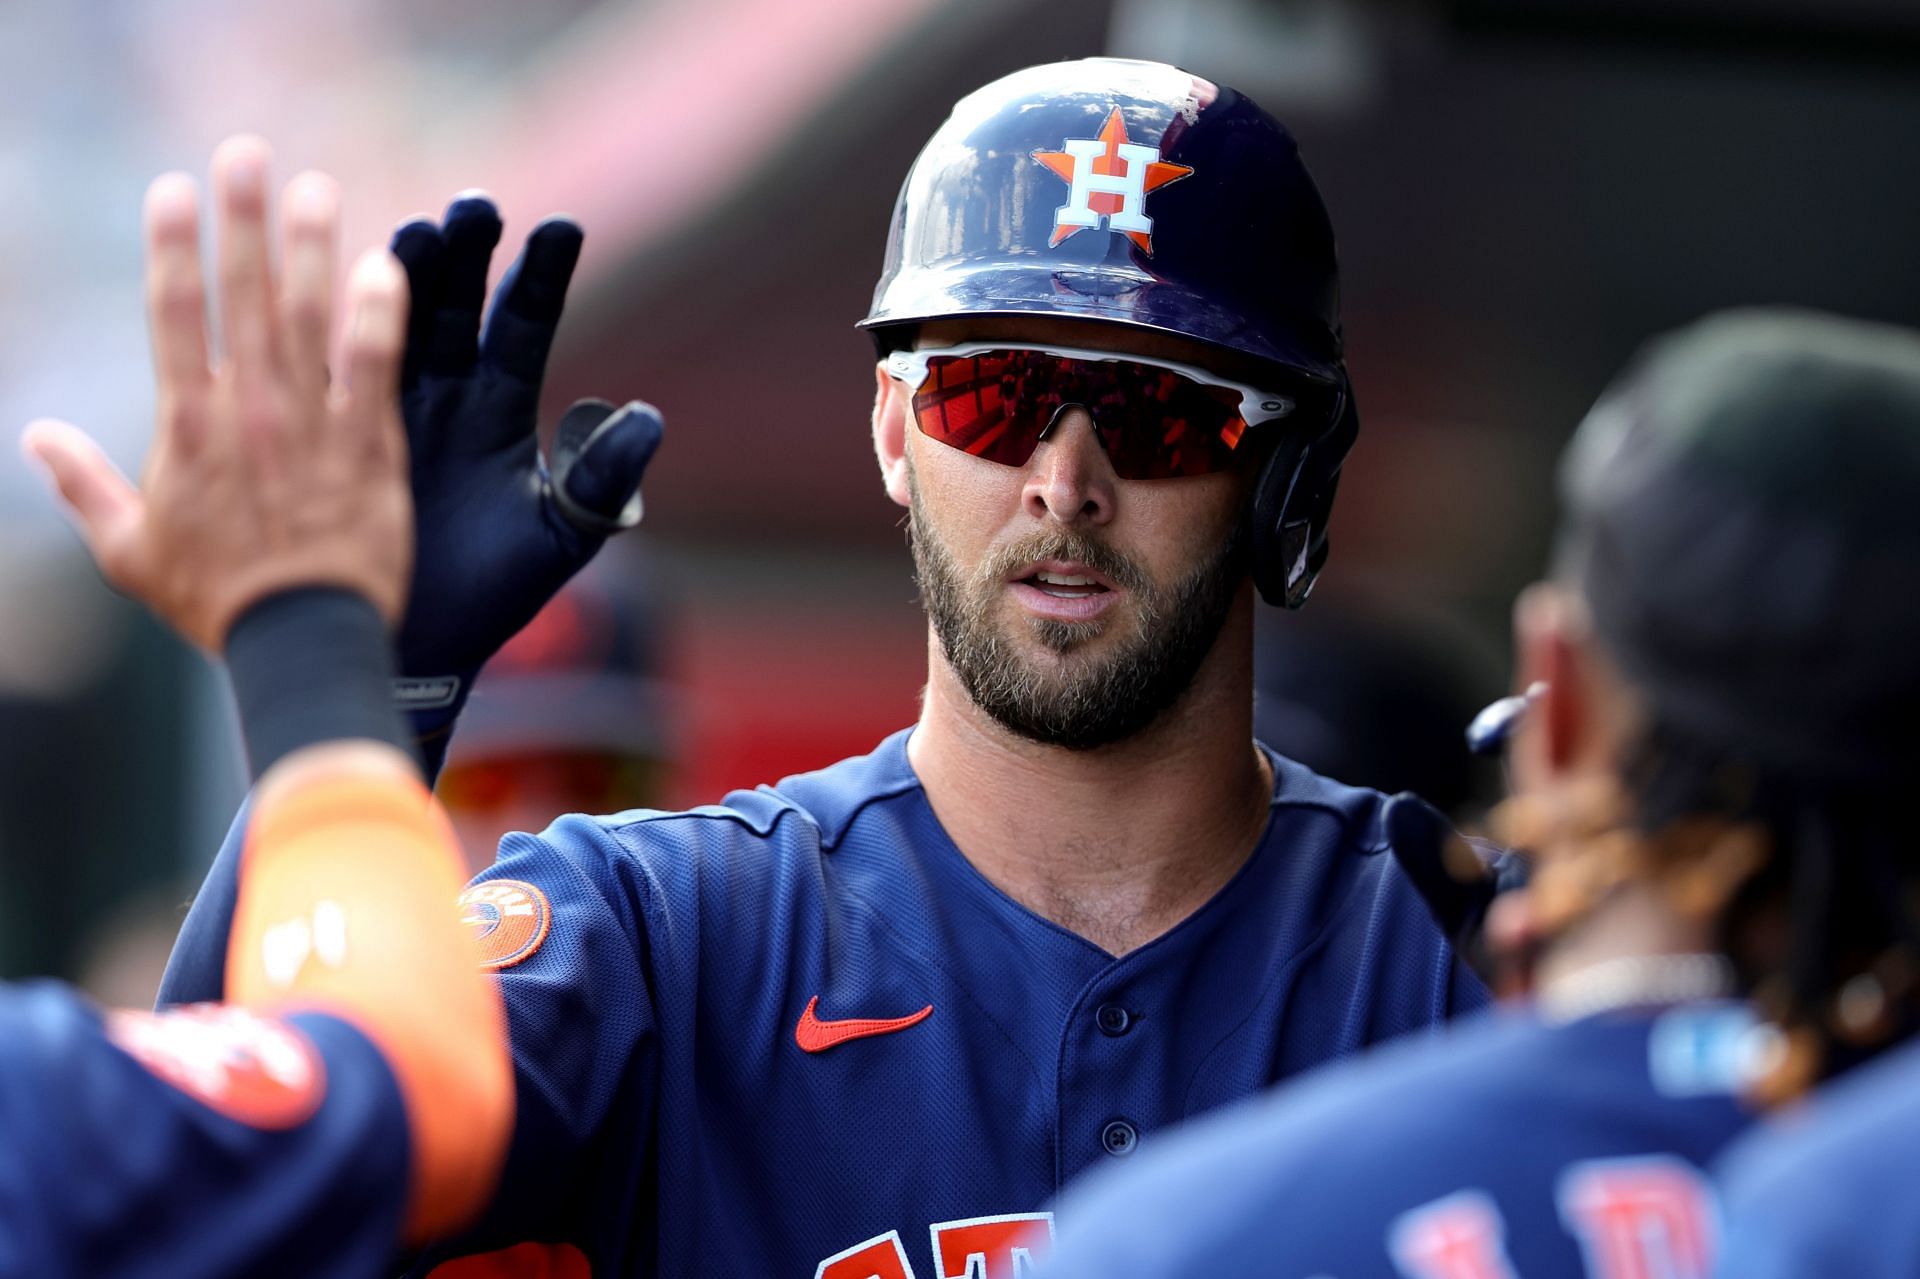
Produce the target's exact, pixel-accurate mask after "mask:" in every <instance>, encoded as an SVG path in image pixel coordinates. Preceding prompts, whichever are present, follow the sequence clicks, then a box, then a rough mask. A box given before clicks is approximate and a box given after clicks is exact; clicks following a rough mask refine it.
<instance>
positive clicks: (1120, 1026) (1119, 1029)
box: [1093, 1004, 1133, 1039]
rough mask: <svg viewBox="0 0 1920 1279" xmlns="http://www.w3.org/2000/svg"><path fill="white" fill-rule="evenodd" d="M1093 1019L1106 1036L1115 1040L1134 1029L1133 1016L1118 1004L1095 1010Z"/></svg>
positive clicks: (1104, 1005)
mask: <svg viewBox="0 0 1920 1279" xmlns="http://www.w3.org/2000/svg"><path fill="white" fill-rule="evenodd" d="M1093 1019H1094V1021H1095V1022H1097V1023H1098V1024H1099V1026H1100V1031H1101V1033H1102V1034H1104V1035H1109V1036H1111V1037H1112V1038H1114V1039H1118V1038H1119V1037H1120V1036H1122V1035H1124V1034H1126V1033H1127V1032H1128V1031H1129V1030H1132V1029H1133V1014H1132V1013H1130V1012H1128V1011H1127V1010H1126V1009H1124V1008H1122V1007H1121V1006H1120V1005H1118V1004H1102V1005H1100V1006H1099V1007H1098V1008H1096V1009H1094V1010H1093Z"/></svg>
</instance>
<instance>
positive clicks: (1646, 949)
mask: <svg viewBox="0 0 1920 1279" xmlns="http://www.w3.org/2000/svg"><path fill="white" fill-rule="evenodd" d="M1563 488H1564V497H1565V499H1566V505H1567V511H1566V518H1565V523H1564V527H1563V534H1562V538H1561V544H1560V551H1559V555H1558V563H1557V567H1556V572H1555V574H1554V578H1553V580H1552V581H1551V582H1548V583H1544V584H1541V585H1538V586H1535V587H1533V588H1532V589H1530V590H1529V591H1528V592H1527V593H1526V594H1525V595H1524V596H1523V597H1522V598H1521V600H1520V602H1519V606H1518V608H1517V609H1516V631H1517V640H1518V652H1519V660H1520V675H1521V687H1523V688H1526V689H1528V692H1527V693H1525V694H1523V695H1522V696H1521V697H1519V698H1516V699H1512V702H1511V705H1510V707H1509V710H1510V711H1517V712H1519V713H1517V714H1514V713H1509V714H1506V715H1504V716H1497V717H1496V723H1495V726H1494V728H1493V730H1492V731H1491V732H1490V733H1486V734H1483V735H1487V736H1494V737H1500V736H1505V735H1507V734H1504V733H1502V732H1501V731H1500V727H1501V725H1504V727H1505V728H1506V729H1508V730H1511V732H1510V746H1511V751H1510V755H1511V767H1512V781H1513V785H1514V792H1515V793H1514V798H1513V799H1512V800H1511V801H1510V802H1509V803H1508V804H1507V805H1506V806H1505V808H1504V809H1503V810H1502V812H1501V813H1500V814H1499V815H1498V820H1497V821H1496V826H1497V827H1499V828H1501V829H1500V830H1499V833H1500V834H1501V835H1502V836H1503V837H1504V838H1505V839H1506V840H1507V841H1508V842H1510V843H1512V844H1514V845H1516V846H1517V847H1520V848H1521V849H1523V850H1525V851H1526V852H1527V853H1528V854H1529V855H1530V857H1531V859H1532V861H1533V864H1534V868H1535V873H1534V876H1533V879H1532V882H1531V883H1530V885H1529V886H1528V887H1527V888H1526V889H1525V890H1523V891H1521V892H1519V893H1517V894H1513V895H1510V896H1509V897H1508V898H1505V899H1503V900H1502V902H1500V903H1499V904H1498V910H1497V912H1496V914H1495V916H1494V917H1493V919H1492V920H1491V921H1490V925H1491V926H1492V927H1493V928H1494V930H1495V931H1496V932H1498V933H1504V935H1505V936H1506V937H1507V938H1508V939H1509V940H1513V939H1525V940H1530V941H1531V943H1532V945H1533V947H1534V949H1535V951H1536V959H1537V963H1536V964H1535V968H1534V971H1535V977H1536V986H1535V992H1536V994H1535V999H1534V1001H1533V1003H1532V1004H1531V1006H1529V1007H1527V1008H1525V1009H1524V1010H1522V1011H1519V1012H1504V1013H1495V1014H1490V1015H1488V1016H1486V1017H1485V1018H1483V1019H1481V1020H1479V1021H1477V1022H1475V1023H1473V1024H1472V1025H1470V1026H1465V1027H1462V1028H1461V1029H1460V1030H1458V1031H1457V1032H1456V1033H1455V1034H1454V1035H1453V1036H1452V1037H1450V1038H1449V1039H1448V1040H1446V1041H1444V1042H1439V1043H1435V1042H1431V1041H1429V1042H1424V1043H1420V1044H1417V1045H1411V1046H1408V1047H1405V1048H1389V1049H1386V1050H1383V1051H1382V1052H1381V1053H1380V1054H1379V1055H1377V1056H1376V1057H1375V1058H1374V1059H1372V1060H1370V1061H1367V1062H1365V1063H1363V1064H1361V1065H1359V1066H1357V1067H1353V1068H1348V1069H1344V1070H1341V1071H1338V1072H1332V1073H1328V1074H1325V1075H1323V1076H1321V1077H1319V1078H1317V1079H1315V1080H1310V1081H1308V1082H1307V1083H1306V1084H1304V1085H1302V1086H1300V1087H1296V1088H1292V1089H1284V1090H1282V1091H1281V1092H1280V1093H1279V1094H1277V1095H1275V1096H1273V1097H1272V1098H1270V1099H1266V1100H1262V1101H1260V1102H1255V1103H1252V1106H1251V1108H1241V1109H1239V1110H1237V1111H1235V1112H1233V1113H1231V1114H1228V1115H1224V1116H1222V1117H1220V1118H1218V1119H1215V1120H1210V1121H1203V1124H1202V1125H1201V1126H1198V1127H1196V1128H1194V1129H1191V1130H1189V1131H1188V1132H1187V1133H1185V1134H1182V1135H1179V1136H1176V1137H1173V1138H1171V1139H1169V1140H1167V1141H1166V1142H1165V1143H1164V1145H1162V1146H1161V1147H1160V1148H1159V1149H1158V1150H1154V1151H1150V1152H1148V1156H1147V1157H1146V1158H1144V1159H1142V1160H1138V1161H1136V1162H1135V1163H1134V1165H1133V1166H1131V1167H1128V1168H1126V1169H1124V1170H1122V1171H1121V1172H1119V1173H1118V1174H1117V1175H1111V1177H1110V1179H1108V1180H1095V1181H1094V1182H1093V1183H1092V1184H1091V1185H1090V1186H1088V1187H1086V1188H1085V1189H1083V1190H1081V1191H1079V1192H1078V1193H1077V1195H1076V1194H1072V1193H1070V1194H1069V1196H1068V1198H1067V1201H1066V1203H1065V1204H1064V1205H1063V1207H1062V1208H1061V1210H1060V1214H1059V1219H1060V1221H1061V1223H1062V1226H1063V1230H1062V1234H1061V1238H1060V1246H1059V1250H1058V1252H1057V1253H1056V1255H1055V1261H1056V1263H1057V1264H1056V1266H1055V1268H1054V1269H1053V1270H1052V1271H1050V1274H1052V1275H1053V1276H1055V1277H1056V1279H1078V1277H1080V1276H1092V1275H1100V1276H1114V1275H1125V1276H1137V1277H1145V1276H1159V1275H1175V1274H1180V1275H1186V1274H1205V1275H1209V1276H1213V1277H1215V1279H1231V1277H1232V1276H1242V1275H1247V1276H1250V1275H1256V1274H1257V1275H1260V1276H1263V1277H1266V1279H1287V1277H1293V1279H1298V1277H1302V1276H1309V1275H1337V1276H1339V1279H1364V1277H1366V1276H1401V1277H1403V1279H1463V1277H1466V1276H1473V1277H1476V1279H1485V1277H1489V1276H1500V1277H1505V1279H1519V1277H1527V1279H1540V1277H1542V1276H1549V1275H1554V1276H1558V1275H1573V1274H1581V1273H1585V1274H1588V1275H1591V1276H1596V1277H1601V1279H1619V1277H1623V1276H1637V1275H1652V1274H1658V1275H1663V1276H1672V1277H1673V1279H1695V1277H1697V1276H1704V1275H1707V1274H1709V1273H1710V1272H1711V1269H1712V1267H1713V1265H1714V1257H1715V1253H1716V1250H1717V1244H1718V1240H1717V1239H1716V1213H1715V1211H1714V1205H1713V1196H1712V1191H1711V1190H1710V1188H1709V1184H1708V1182H1707V1180H1706V1177H1705V1175H1704V1173H1703V1171H1702V1170H1703V1169H1705V1168H1706V1167H1708V1166H1709V1165H1710V1164H1711V1163H1712V1162H1713V1160H1714V1159H1715V1157H1716V1156H1717V1155H1718V1154H1719V1153H1720V1151H1721V1149H1722V1147H1723V1146H1725V1145H1726V1143H1727V1142H1728V1141H1729V1140H1730V1139H1731V1138H1733V1137H1734V1136H1735V1135H1736V1134H1738V1133H1739V1132H1740V1131H1741V1130H1742V1129H1744V1128H1746V1127H1747V1126H1748V1124H1749V1123H1750V1122H1751V1120H1752V1118H1753V1117H1754V1115H1755V1114H1756V1113H1757V1112H1758V1111H1759V1110H1760V1109H1761V1108H1763V1107H1764V1106H1765V1105H1766V1104H1768V1103H1771V1102H1776V1101H1779V1100H1782V1099H1784V1098H1787V1097H1791V1096H1795V1095H1798V1094H1799V1093H1801V1092H1803V1091H1804V1090H1806V1089H1807V1088H1808V1087H1810V1086H1811V1085H1813V1084H1814V1083H1816V1082H1817V1081H1819V1080H1820V1079H1821V1078H1823V1077H1824V1076H1827V1075H1830V1074H1832V1073H1834V1072H1836V1071H1839V1070H1841V1069H1843V1068H1845V1067H1846V1066H1847V1065H1849V1064H1851V1063H1853V1062H1855V1061H1857V1060H1858V1059H1859V1058H1860V1057H1862V1056H1863V1055H1865V1054H1869V1053H1872V1052H1873V1051H1875V1050H1877V1049H1879V1048H1881V1047H1883V1046H1885V1045H1887V1044H1889V1043H1891V1042H1893V1041H1895V1040H1897V1039H1899V1038H1900V1037H1902V1036H1904V1035H1905V1034H1906V1033H1907V1032H1908V1030H1909V1028H1910V1027H1911V1025H1912V1021H1913V1011H1914V998H1913V996H1914V987H1913V982H1914V978H1915V974H1916V973H1917V972H1920V963H1916V957H1917V956H1920V951H1917V950H1916V948H1915V945H1914V937H1915V916H1914V913H1913V903H1914V890H1915V888H1916V886H1920V874H1917V872H1920V865H1917V864H1916V861H1917V859H1916V855H1915V852H1914V846H1913V844H1912V842H1911V841H1910V840H1908V839H1903V838H1902V834H1903V832H1904V829H1905V824H1904V820H1903V818H1904V813H1902V812H1900V811H1898V810H1897V809H1896V802H1895V801H1896V788H1898V787H1900V786H1901V785H1902V784H1903V780H1904V779H1905V778H1908V777H1911V776H1912V772H1913V769H1914V767H1915V765H1916V763H1920V759H1916V746H1915V739H1914V737H1913V735H1912V733H1911V728H1910V726H1911V724H1912V723H1913V722H1914V719H1915V712H1916V711H1917V710H1920V674H1917V673H1916V666H1915V664H1914V663H1913V661H1912V657H1911V654H1912V653H1913V652H1914V651H1915V648H1916V646H1920V592H1915V591H1914V590H1912V565H1913V564H1914V563H1915V562H1916V553H1920V503H1916V501H1915V499H1916V497H1920V336H1917V335H1915V334H1912V333H1909V332H1906V331H1902V330H1895V329H1889V328H1883V327H1878V326H1870V325H1866V324H1859V323H1853V322H1847V321H1840V320H1834V319H1828V318H1824V317H1817V316H1812V315H1808V314H1804V313H1793V312H1758V313H1738V314H1730V315H1726V316H1721V317H1717V318H1713V319H1710V320H1707V321H1705V322H1703V323H1701V324H1699V325H1697V326H1695V327H1693V328H1691V329H1688V330H1686V331H1684V332H1682V333H1680V334H1678V335H1676V336H1674V337H1671V338H1668V339H1666V340H1664V341H1662V342H1660V343H1658V344H1657V345H1655V346H1654V347H1653V348H1651V350H1650V351H1649V353H1648V354H1647V356H1646V357H1645V358H1644V359H1643V360H1642V361H1640V362H1639V364H1638V365H1636V367H1635V368H1634V369H1633V370H1632V371H1631V372H1630V374H1629V375H1628V376H1626V377H1625V378H1624V379H1623V380H1622V381H1621V382H1620V383H1619V384H1618V385H1617V386H1616V388H1615V389H1613V390H1612V391H1611V392H1610V393H1609V394H1607V395H1606V396H1605V397H1604V398H1603V399H1602V400H1601V402H1600V404H1599V405H1598V406H1597V407H1596V408H1595V410H1594V411H1593V413H1592V414H1591V415H1590V416H1589V417H1588V419H1587V421H1586V423H1585V424H1584V425H1583V426H1582V427H1581V430H1580V432H1579V435H1578V437H1577V438H1576V440H1575V441H1574V444H1573V446H1572V448H1571V450H1570V452H1569V453H1568V455H1567V458H1566V462H1565V466H1564V472H1563ZM1477 727H1482V728H1484V727H1485V725H1477ZM1909 1109H1911V1108H1909ZM1739 1273H1741V1274H1742V1275H1750V1274H1754V1273H1759V1271H1754V1270H1748V1269H1745V1268H1742V1269H1741V1270H1740V1271H1739ZM1769 1273H1771V1272H1769ZM1793 1273H1809V1272H1803V1271H1794V1272H1793ZM1818 1273H1820V1274H1823V1275H1834V1274H1842V1273H1845V1274H1848V1275H1854V1274H1859V1273H1863V1271H1860V1270H1856V1269H1852V1268H1848V1267H1839V1268H1831V1267H1828V1268H1822V1269H1820V1270H1819V1271H1818ZM1902 1273H1911V1269H1908V1270H1905V1271H1902Z"/></svg>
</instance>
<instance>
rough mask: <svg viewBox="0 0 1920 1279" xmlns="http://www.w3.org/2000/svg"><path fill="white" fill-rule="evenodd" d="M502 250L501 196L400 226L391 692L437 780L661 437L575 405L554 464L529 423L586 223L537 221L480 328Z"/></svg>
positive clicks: (636, 418)
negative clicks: (457, 723)
mask: <svg viewBox="0 0 1920 1279" xmlns="http://www.w3.org/2000/svg"><path fill="white" fill-rule="evenodd" d="M499 240H500V215H499V213H498V212H497V211H496V210H495V209H494V206H493V203H492V201H490V200H488V199H486V198H485V197H484V196H479V195H464V196H460V197H458V198H456V199H455V200H454V201H453V203H452V204H450V205H449V206H448V207H447V213H446V219H445V221H444V222H443V223H442V224H440V225H439V226H436V225H434V224H433V223H432V222H430V221H427V220H425V219H421V220H417V221H413V222H409V223H406V224H405V225H403V226H402V227H400V229H399V230H398V231H396V232H394V236H393V243H392V250H393V253H394V256H395V257H397V258H399V259H400V262H401V264H402V265H403V266H404V267H405V268H406V272H407V280H408V284H409V286H410V287H411V290H412V297H413V304H412V313H411V317H410V323H409V331H408V335H407V351H406V359H405V363H404V365H403V367H402V371H401V382H400V404H401V412H402V414H403V416H404V417H405V420H406V428H407V443H408V447H409V449H410V452H411V458H410V465H411V469H412V484H413V499H414V506H415V510H416V513H417V547H416V551H415V568H414V575H413V589H412V594H411V595H410V597H409V598H408V601H407V609H406V616H405V620H404V622H403V623H402V626H401V629H400V638H399V645H398V648H399V661H400V674H401V678H400V680H399V681H398V682H397V683H396V685H395V697H396V700H397V701H398V702H399V704H400V707H401V709H402V710H405V711H407V712H408V713H409V715H410V717H411V719H412V722H413V729H414V732H415V733H416V735H417V736H418V738H419V740H420V746H421V752H422V754H423V755H424V756H425V758H426V762H427V769H428V773H429V775H430V776H431V775H432V774H433V773H434V772H435V771H436V770H437V769H438V767H439V764H440V762H441V760H443V759H444V758H445V753H446V746H447V741H448V738H449V737H450V735H451V732H452V728H453V722H454V719H455V718H456V717H457V716H458V715H459V713H460V707H461V706H462V705H463V704H464V703H465V701H466V697H467V693H468V690H469V688H470V687H471V685H472V682H473V678H474V676H475V675H477V674H478V673H479V671H480V668H481V666H482V665H484V664H485V663H486V661H487V659H488V658H490V657H492V656H493V654H494V653H495V652H497V651H499V649H500V648H501V646H502V645H504V644H505V643H506V642H507V641H508V640H509V639H511V638H512V637H513V635H514V634H515V633H516V632H517V631H519V630H520V628H521V627H523V626H525V625H526V624H527V623H528V622H529V621H531V620H532V618H533V615H534V614H535V613H537V612H539V611H540V608H541V607H542V606H543V605H544V604H546V602H547V601H548V600H549V599H551V598H553V596H554V595H555V594H556V593H557V592H558V591H559V590H560V588H561V587H562V586H564V585H566V583H567V581H568V579H570V578H571V577H572V576H573V575H574V574H575V573H576V572H578V571H579V570H580V568H581V567H582V566H584V565H585V564H586V563H587V561H588V560H590V559H592V558H593V555H594V553H595V552H596V551H598V550H599V549H600V544H601V543H602V542H603V541H605V540H606V537H607V535H608V534H610V533H613V532H616V531H618V530H620V529H623V528H627V527H630V526H631V525H633V524H634V523H637V522H638V520H639V518H640V496H639V488H640V477H641V474H642V473H643V472H644V471H645V470H646V466H647V463H648V461H649V460H650V459H651V458H652V457H653V452H654V450H655V449H656V448H657V447H658V446H659V443H660V436H661V431H662V423H661V420H660V415H659V414H658V413H657V412H656V411H655V410H654V409H653V408H652V407H651V406H650V405H647V404H642V403H640V402H638V401H634V402H632V403H629V404H627V405H626V406H624V407H623V408H620V409H615V408H614V407H613V406H612V405H611V404H608V403H607V402H606V401H604V400H581V401H579V402H578V403H576V404H574V406H573V407H572V408H570V409H568V410H567V413H566V415H565V416H564V417H563V418H562V419H561V423H560V428H559V431H558V434H557V435H556V438H555V444H554V449H553V459H552V466H551V469H549V467H548V465H547V463H546V461H545V460H544V459H543V458H542V457H541V456H540V446H539V441H538V439H537V437H536V435H535V427H536V420H535V417H536V411H537V409H538V406H539V401H540V382H541V379H542V377H543V376H544V375H545V373H546V366H547V355H548V353H549V351H551V349H552V347H553V336H554V331H555V329H557V328H558V326H559V323H560V312H561V308H562V307H563V305H564V304H565V302H566V294H567V282H568V280H569V279H570V278H571V277H572V275H573V268H574V264H575V262H577V261H578V260H579V256H580V241H581V231H580V228H579V227H578V226H577V225H575V224H574V223H573V222H571V221H569V220H567V219H565V218H549V219H547V220H546V221H545V222H542V223H541V224H540V225H539V226H536V227H535V228H534V229H533V231H532V233H531V234H529V235H528V236H527V244H526V248H525V249H524V250H523V251H522V252H521V254H520V258H519V260H518V261H516V262H515V263H514V264H513V266H512V267H510V268H509V269H508V271H507V273H506V275H505V277H503V278H502V280H501V281H500V286H499V288H498V289H496V290H495V292H494V299H493V306H492V308H491V310H490V311H489V312H488V314H487V317H486V325H485V327H484V329H483V328H482V326H481V323H480V317H481V310H482V304H483V303H484V302H485V299H486V285H487V265H488V262H489V260H490V259H491V258H492V256H493V249H494V246H495V245H496V244H498V243H499Z"/></svg>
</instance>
